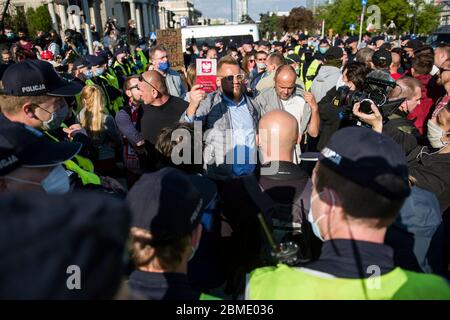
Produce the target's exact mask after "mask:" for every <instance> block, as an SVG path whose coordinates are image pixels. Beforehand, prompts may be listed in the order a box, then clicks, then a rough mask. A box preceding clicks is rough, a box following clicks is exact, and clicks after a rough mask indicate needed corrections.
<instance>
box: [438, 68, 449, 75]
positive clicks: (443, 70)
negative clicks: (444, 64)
mask: <svg viewBox="0 0 450 320" xmlns="http://www.w3.org/2000/svg"><path fill="white" fill-rule="evenodd" d="M445 71H450V69H445V68H439V73H440V74H442V73H443V72H445Z"/></svg>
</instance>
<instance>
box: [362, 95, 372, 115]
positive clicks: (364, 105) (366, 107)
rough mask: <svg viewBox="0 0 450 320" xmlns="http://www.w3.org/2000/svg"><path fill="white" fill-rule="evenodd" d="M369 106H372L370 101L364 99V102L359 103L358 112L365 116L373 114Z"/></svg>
mask: <svg viewBox="0 0 450 320" xmlns="http://www.w3.org/2000/svg"><path fill="white" fill-rule="evenodd" d="M371 104H372V101H371V100H368V99H365V100H363V101H361V104H360V107H359V110H360V111H361V112H363V113H365V114H371V113H373V111H372V108H371V106H370V105H371Z"/></svg>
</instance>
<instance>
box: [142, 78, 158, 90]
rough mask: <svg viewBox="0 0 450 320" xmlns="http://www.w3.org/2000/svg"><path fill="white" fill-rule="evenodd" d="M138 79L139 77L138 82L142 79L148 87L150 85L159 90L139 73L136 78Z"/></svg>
mask: <svg viewBox="0 0 450 320" xmlns="http://www.w3.org/2000/svg"><path fill="white" fill-rule="evenodd" d="M138 79H139V81H140V82H142V81H144V82H145V83H146V84H148V85H149V86H150V87H152V88H153V89H155V90H156V91H158V92H159V90H158V89H156V88H155V86H154V85H152V84H151V83H150V82H148V81H147V80H145V78H144V77H143V76H142V74H140V75H139V78H138ZM138 88H139V87H138Z"/></svg>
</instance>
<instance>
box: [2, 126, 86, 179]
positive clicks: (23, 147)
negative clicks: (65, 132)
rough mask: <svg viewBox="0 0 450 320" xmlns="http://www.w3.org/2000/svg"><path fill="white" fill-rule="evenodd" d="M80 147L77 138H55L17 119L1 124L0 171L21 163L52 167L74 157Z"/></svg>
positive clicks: (8, 170)
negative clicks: (58, 140)
mask: <svg viewBox="0 0 450 320" xmlns="http://www.w3.org/2000/svg"><path fill="white" fill-rule="evenodd" d="M80 149H81V144H80V143H77V142H54V141H51V140H49V139H47V138H46V137H44V134H43V133H42V132H40V131H39V130H36V129H34V128H32V127H29V126H26V125H24V124H21V123H18V122H8V123H2V125H1V126H0V175H6V174H8V173H9V172H12V171H14V170H15V169H17V168H19V167H21V166H23V167H29V168H40V167H52V166H56V165H58V164H62V163H63V162H64V161H66V160H69V159H71V158H73V157H74V156H75V155H76V154H77V153H78V152H79V151H80Z"/></svg>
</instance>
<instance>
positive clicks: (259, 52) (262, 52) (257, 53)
mask: <svg viewBox="0 0 450 320" xmlns="http://www.w3.org/2000/svg"><path fill="white" fill-rule="evenodd" d="M259 54H264V55H265V56H266V58H267V56H268V55H267V52H265V51H261V50H260V51H257V52H256V53H255V58H256V56H257V55H259Z"/></svg>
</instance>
